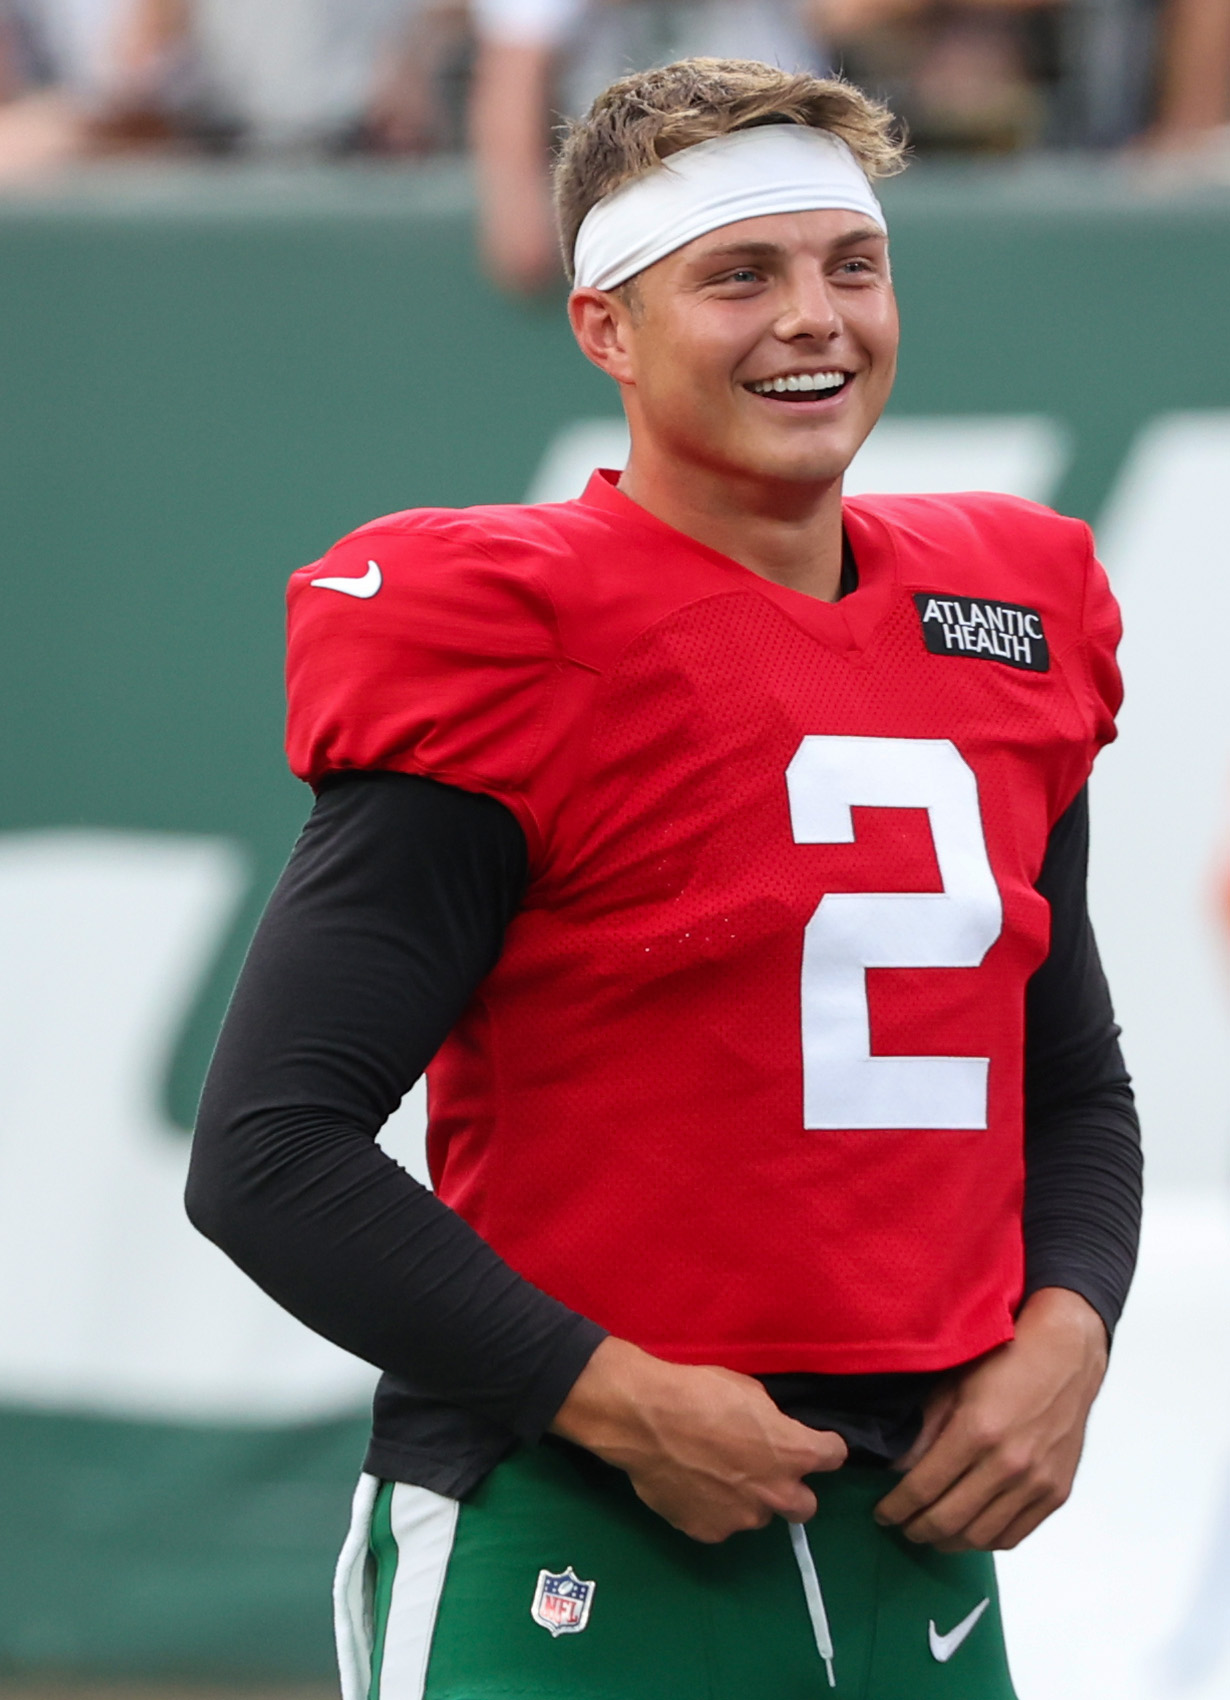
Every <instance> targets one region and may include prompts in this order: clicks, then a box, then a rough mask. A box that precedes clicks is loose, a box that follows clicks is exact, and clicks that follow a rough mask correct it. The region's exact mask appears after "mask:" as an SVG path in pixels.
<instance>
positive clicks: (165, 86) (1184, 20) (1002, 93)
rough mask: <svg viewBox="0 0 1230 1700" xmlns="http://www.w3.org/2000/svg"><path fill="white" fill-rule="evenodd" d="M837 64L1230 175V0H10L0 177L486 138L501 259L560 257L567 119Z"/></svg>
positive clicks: (942, 123) (981, 112)
mask: <svg viewBox="0 0 1230 1700" xmlns="http://www.w3.org/2000/svg"><path fill="white" fill-rule="evenodd" d="M694 53H706V54H712V55H716V56H719V57H741V58H758V59H767V60H770V61H773V62H775V63H777V64H780V65H784V66H806V67H809V68H812V69H816V70H821V71H823V70H825V69H836V70H840V71H842V72H843V73H844V74H846V75H847V76H849V77H851V78H852V79H853V80H854V81H856V82H858V83H860V84H862V85H863V86H864V87H866V88H870V89H873V90H875V91H877V92H879V93H881V94H883V95H884V96H885V97H886V98H887V99H888V100H889V102H890V103H891V104H892V106H893V107H894V109H895V110H896V111H898V112H899V113H900V114H901V115H902V117H903V119H904V120H905V122H906V124H907V125H908V128H909V132H910V136H911V139H912V142H913V146H914V149H915V151H916V152H917V153H919V154H926V153H929V152H937V151H946V152H965V153H975V154H977V153H982V154H986V153H996V154H1010V153H1017V152H1020V151H1023V150H1028V149H1034V148H1051V149H1054V148H1087V149H1089V148H1095V149H1134V150H1137V151H1139V152H1151V153H1154V154H1183V155H1186V156H1190V158H1192V159H1193V160H1196V161H1199V162H1201V164H1202V165H1204V166H1207V167H1208V168H1210V169H1212V170H1214V171H1218V170H1222V169H1224V170H1225V172H1226V174H1227V175H1230V0H0V182H4V181H10V182H12V181H21V180H27V179H29V178H30V177H31V176H37V175H39V174H45V173H47V172H49V171H54V170H55V169H56V168H57V167H59V166H62V165H63V164H65V163H67V162H71V161H77V160H81V159H84V158H96V157H100V156H103V157H105V156H113V155H117V154H150V153H156V152H162V153H169V154H175V153H178V154H181V155H182V154H193V153H196V154H200V153H214V154H222V153H234V154H243V153H246V154H264V155H278V156H281V157H286V156H300V157H312V156H316V157H319V156H321V155H334V156H336V155H343V154H356V153H358V154H368V155H382V156H386V157H393V158H401V159H421V158H424V157H428V156H432V155H439V154H455V153H458V152H460V151H463V150H464V149H466V148H472V150H473V153H474V156H475V162H476V167H477V172H478V179H479V185H480V193H481V199H482V205H483V209H484V211H483V237H484V245H485V250H486V254H487V258H488V262H489V265H490V267H491V269H492V271H493V272H494V273H495V275H496V276H497V277H499V278H500V279H501V280H502V281H503V282H505V283H507V284H509V285H511V286H513V287H519V288H524V289H532V288H534V287H536V286H537V285H538V284H540V283H541V282H543V281H545V279H546V278H547V277H548V276H550V275H551V274H552V273H553V272H554V270H555V260H554V255H553V243H552V237H551V232H550V220H549V212H548V204H547V195H546V169H547V161H548V158H549V152H550V147H551V136H552V131H553V128H554V127H555V126H556V125H557V124H558V122H559V117H560V115H561V114H568V113H572V112H580V111H582V110H583V109H584V108H585V106H586V105H587V104H588V103H589V101H590V99H591V98H592V97H593V95H594V94H595V93H596V92H597V90H599V89H600V88H602V87H603V86H604V85H605V84H606V83H607V82H609V81H610V80H611V79H612V78H613V77H615V76H618V75H619V74H620V73H621V72H623V71H625V70H628V69H633V68H636V67H642V66H646V65H650V64H653V63H665V62H666V61H667V60H670V59H673V58H678V57H681V56H684V55H687V54H694Z"/></svg>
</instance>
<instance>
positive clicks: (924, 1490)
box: [872, 1422, 978, 1527]
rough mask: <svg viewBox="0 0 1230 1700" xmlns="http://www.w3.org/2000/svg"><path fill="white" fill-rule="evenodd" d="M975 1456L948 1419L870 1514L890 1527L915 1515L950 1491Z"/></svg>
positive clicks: (958, 1428) (965, 1438) (966, 1441)
mask: <svg viewBox="0 0 1230 1700" xmlns="http://www.w3.org/2000/svg"><path fill="white" fill-rule="evenodd" d="M977 1457H978V1452H977V1448H976V1447H975V1446H974V1444H973V1442H972V1441H971V1440H970V1439H969V1437H968V1436H966V1435H964V1434H963V1433H962V1432H961V1429H960V1427H959V1425H958V1424H957V1423H955V1422H950V1423H949V1425H948V1427H947V1428H946V1429H945V1430H944V1432H943V1434H941V1435H940V1437H939V1439H938V1440H937V1441H936V1442H935V1444H934V1445H933V1446H932V1447H931V1450H930V1451H929V1452H928V1453H927V1454H926V1456H925V1457H924V1458H922V1459H920V1460H919V1462H918V1463H917V1464H915V1466H914V1468H913V1469H912V1470H911V1471H910V1473H909V1475H907V1476H903V1477H902V1479H901V1480H900V1481H899V1482H898V1483H897V1485H896V1487H895V1488H893V1490H892V1492H891V1493H888V1494H886V1495H885V1497H884V1498H883V1499H882V1500H881V1501H880V1502H879V1504H878V1505H877V1506H876V1507H875V1510H874V1511H873V1513H872V1515H873V1516H874V1517H875V1520H876V1522H877V1523H882V1524H885V1525H886V1526H889V1527H891V1526H892V1525H893V1524H898V1525H901V1524H905V1523H907V1522H909V1520H910V1519H911V1518H912V1517H917V1516H918V1514H919V1513H920V1512H922V1511H925V1510H926V1508H927V1507H928V1506H929V1505H934V1504H935V1502H936V1500H938V1499H940V1498H942V1496H943V1495H944V1494H946V1493H947V1492H949V1490H950V1489H951V1488H952V1487H953V1486H954V1485H955V1484H956V1483H957V1482H958V1481H960V1479H961V1478H962V1476H964V1475H965V1474H966V1473H967V1472H968V1471H969V1470H970V1469H971V1468H972V1467H973V1466H974V1464H975V1463H976V1462H977Z"/></svg>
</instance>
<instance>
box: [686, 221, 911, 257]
mask: <svg viewBox="0 0 1230 1700" xmlns="http://www.w3.org/2000/svg"><path fill="white" fill-rule="evenodd" d="M873 240H874V241H877V242H885V241H887V240H888V238H887V235H886V233H885V232H884V231H883V230H881V229H880V227H879V226H878V225H875V224H867V225H863V226H862V227H861V228H860V229H858V230H851V231H848V232H847V233H846V235H844V236H838V237H835V238H834V240H833V241H832V242H831V243H830V244H829V246H830V247H831V248H852V247H854V246H855V245H856V244H857V243H859V242H870V241H873ZM784 252H785V249H784V248H783V247H782V245H781V243H780V242H724V243H721V244H720V245H719V246H718V247H716V248H706V249H705V251H704V253H703V255H698V256H697V257H698V258H703V259H705V260H722V259H727V258H729V257H730V256H731V255H732V254H748V255H763V256H764V257H765V258H768V257H769V256H770V255H772V254H782V253H784Z"/></svg>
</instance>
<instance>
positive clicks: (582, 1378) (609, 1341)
mask: <svg viewBox="0 0 1230 1700" xmlns="http://www.w3.org/2000/svg"><path fill="white" fill-rule="evenodd" d="M659 1363H660V1360H659V1359H657V1358H654V1357H651V1356H650V1354H649V1353H648V1352H643V1351H642V1350H641V1349H640V1347H639V1346H634V1345H633V1344H632V1343H631V1341H629V1340H619V1339H616V1338H615V1336H614V1335H608V1336H607V1338H606V1339H605V1340H603V1341H602V1342H601V1343H600V1344H599V1345H598V1346H597V1348H596V1349H595V1351H594V1354H593V1356H592V1357H591V1358H590V1360H589V1362H588V1363H587V1364H586V1366H585V1368H584V1369H583V1370H582V1371H581V1373H580V1375H579V1376H578V1377H577V1379H576V1380H575V1381H574V1382H573V1384H572V1388H571V1390H570V1391H569V1394H568V1397H567V1398H566V1399H565V1400H564V1402H563V1404H562V1405H561V1406H560V1408H559V1410H558V1411H557V1412H556V1413H555V1417H554V1420H553V1421H552V1423H551V1433H552V1434H558V1435H559V1436H560V1437H561V1438H562V1439H564V1440H571V1441H573V1442H574V1443H575V1444H576V1445H577V1446H584V1447H585V1448H586V1450H587V1451H590V1452H596V1453H597V1454H598V1456H599V1457H604V1458H608V1459H610V1460H611V1461H612V1462H613V1461H614V1456H613V1455H614V1454H617V1453H619V1452H621V1451H622V1450H623V1448H624V1445H625V1444H626V1442H627V1440H628V1438H629V1437H630V1436H631V1433H632V1431H633V1430H634V1429H637V1428H640V1427H642V1426H643V1421H644V1417H643V1413H644V1405H645V1401H646V1398H647V1396H648V1393H649V1384H650V1382H651V1381H652V1379H653V1376H654V1372H655V1369H656V1368H657V1367H658V1366H659Z"/></svg>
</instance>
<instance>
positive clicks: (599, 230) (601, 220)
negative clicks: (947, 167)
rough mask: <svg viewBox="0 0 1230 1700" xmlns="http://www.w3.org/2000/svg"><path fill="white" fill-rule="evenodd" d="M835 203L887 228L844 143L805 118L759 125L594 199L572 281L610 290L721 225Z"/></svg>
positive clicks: (702, 145) (684, 152)
mask: <svg viewBox="0 0 1230 1700" xmlns="http://www.w3.org/2000/svg"><path fill="white" fill-rule="evenodd" d="M830 207H835V208H839V209H840V210H842V211H843V212H855V213H863V214H865V215H866V217H868V218H869V219H871V220H873V221H874V223H876V224H878V225H879V227H880V229H881V230H886V229H887V228H888V227H887V225H886V224H885V222H884V213H883V211H882V209H881V207H880V203H879V201H877V200H876V198H875V196H874V195H873V194H872V192H871V185H870V183H869V182H868V181H867V178H866V175H865V173H864V172H863V170H862V168H861V167H860V165H859V163H858V161H857V160H856V159H855V157H854V155H853V154H852V153H851V152H850V150H849V148H848V147H847V146H846V144H845V143H844V142H843V141H842V140H841V139H840V138H839V137H837V136H834V135H832V134H830V132H829V131H827V130H813V129H811V128H810V126H806V125H803V124H762V125H757V126H756V127H755V128H753V129H750V130H734V131H732V132H731V133H730V134H729V135H725V136H717V137H715V138H714V139H713V141H711V142H697V143H696V144H695V146H693V147H690V148H682V149H681V150H680V151H679V152H678V153H673V154H671V155H669V157H668V158H667V159H665V160H664V161H663V163H662V166H661V169H660V170H657V171H651V172H650V173H649V174H648V175H647V176H645V177H637V178H636V179H634V181H633V182H631V183H625V184H624V185H623V187H622V188H619V189H614V190H612V192H611V193H610V194H609V195H604V196H603V198H602V200H600V201H599V202H597V204H596V205H595V206H592V207H591V208H590V209H589V211H588V212H587V213H586V215H585V217H584V219H583V220H582V223H581V228H580V230H578V232H577V240H576V248H575V250H574V252H573V266H574V269H575V273H576V287H577V288H578V289H615V288H616V287H617V286H618V285H619V284H621V283H626V282H627V281H628V279H629V278H630V277H635V276H636V274H637V272H640V271H644V269H645V267H646V266H652V265H653V264H654V263H655V262H656V261H657V260H661V259H664V258H665V257H666V255H667V254H673V253H674V252H675V249H676V248H682V247H683V245H684V243H685V242H693V241H695V239H696V238H697V237H698V236H705V235H707V234H708V233H709V231H711V230H717V229H719V228H720V226H722V225H724V224H735V223H737V222H738V220H740V219H744V218H758V217H760V216H761V215H762V214H764V213H787V212H814V211H816V210H818V209H824V210H827V209H828V208H830Z"/></svg>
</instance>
